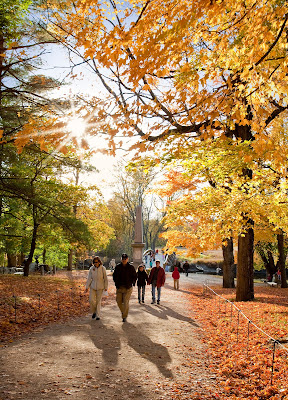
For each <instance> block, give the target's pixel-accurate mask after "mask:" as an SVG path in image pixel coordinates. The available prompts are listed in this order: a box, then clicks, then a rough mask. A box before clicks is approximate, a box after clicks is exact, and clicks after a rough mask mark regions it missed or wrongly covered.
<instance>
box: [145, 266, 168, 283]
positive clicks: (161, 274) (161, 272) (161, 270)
mask: <svg viewBox="0 0 288 400" xmlns="http://www.w3.org/2000/svg"><path fill="white" fill-rule="evenodd" d="M155 270H156V267H153V268H152V269H151V271H150V274H149V278H148V283H149V284H150V283H152V281H153V275H154V273H155ZM164 283H165V271H164V268H162V267H159V271H158V275H157V282H156V286H157V288H158V287H161V286H163V285H164Z"/></svg>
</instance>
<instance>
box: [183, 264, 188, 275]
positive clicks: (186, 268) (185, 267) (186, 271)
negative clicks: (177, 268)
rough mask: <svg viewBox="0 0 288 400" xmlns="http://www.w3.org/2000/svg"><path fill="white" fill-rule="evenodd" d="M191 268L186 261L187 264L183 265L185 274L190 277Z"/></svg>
mask: <svg viewBox="0 0 288 400" xmlns="http://www.w3.org/2000/svg"><path fill="white" fill-rule="evenodd" d="M189 266H190V265H189V263H188V261H185V263H184V264H183V269H184V272H185V274H186V276H188V269H189Z"/></svg>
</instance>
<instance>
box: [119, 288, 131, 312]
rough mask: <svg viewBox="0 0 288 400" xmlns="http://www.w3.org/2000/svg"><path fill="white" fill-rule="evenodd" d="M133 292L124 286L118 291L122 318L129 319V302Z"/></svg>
mask: <svg viewBox="0 0 288 400" xmlns="http://www.w3.org/2000/svg"><path fill="white" fill-rule="evenodd" d="M132 290H133V288H132V287H131V288H130V289H126V288H125V287H123V286H121V287H120V288H119V289H117V290H116V301H117V304H118V307H119V308H120V311H121V313H122V318H127V315H128V311H129V300H130V297H131V294H132Z"/></svg>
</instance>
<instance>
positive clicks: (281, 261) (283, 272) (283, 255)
mask: <svg viewBox="0 0 288 400" xmlns="http://www.w3.org/2000/svg"><path fill="white" fill-rule="evenodd" d="M277 243H278V252H279V260H278V267H279V269H280V272H281V288H287V287H288V285H287V279H286V269H285V261H286V255H287V252H286V251H285V248H284V235H283V232H281V233H278V234H277Z"/></svg>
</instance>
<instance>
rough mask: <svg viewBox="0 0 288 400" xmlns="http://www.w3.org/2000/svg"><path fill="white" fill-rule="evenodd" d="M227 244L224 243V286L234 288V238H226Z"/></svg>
mask: <svg viewBox="0 0 288 400" xmlns="http://www.w3.org/2000/svg"><path fill="white" fill-rule="evenodd" d="M224 242H225V245H224V244H222V252H223V259H224V261H223V288H234V287H235V283H234V254H233V239H232V238H229V239H225V241H224Z"/></svg>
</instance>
